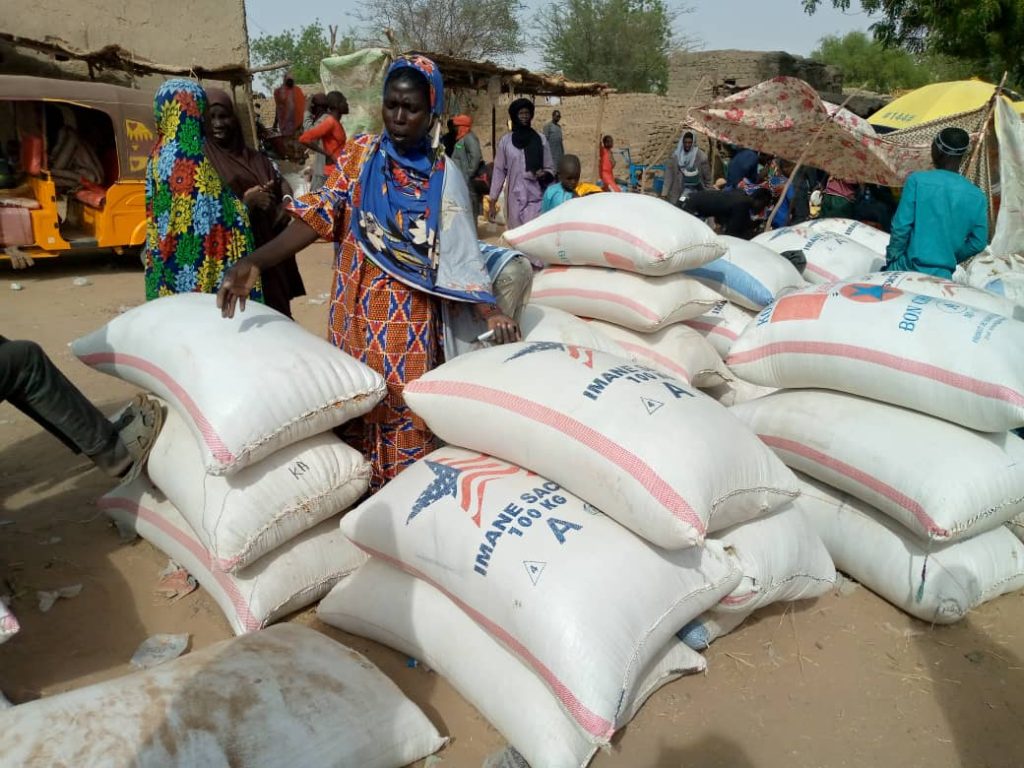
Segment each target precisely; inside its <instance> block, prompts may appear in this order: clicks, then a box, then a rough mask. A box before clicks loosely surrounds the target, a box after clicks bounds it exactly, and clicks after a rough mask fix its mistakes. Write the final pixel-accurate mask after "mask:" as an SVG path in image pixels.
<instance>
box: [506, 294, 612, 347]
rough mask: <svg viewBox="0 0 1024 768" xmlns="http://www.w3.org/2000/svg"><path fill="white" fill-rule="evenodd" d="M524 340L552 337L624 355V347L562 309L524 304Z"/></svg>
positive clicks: (521, 327) (555, 340)
mask: <svg viewBox="0 0 1024 768" xmlns="http://www.w3.org/2000/svg"><path fill="white" fill-rule="evenodd" d="M519 329H520V330H521V331H522V334H523V341H551V342H556V343H559V344H565V345H567V346H570V347H586V348H587V349H595V350H597V351H599V352H608V353H609V354H612V355H620V356H622V357H625V350H623V349H622V347H621V346H619V345H618V344H616V343H615V342H614V341H612V340H611V339H610V338H609V337H608V336H607V335H606V334H604V333H602V332H601V331H600V330H599V329H598V328H597V327H595V326H594V325H592V324H591V323H588V322H586V321H585V320H581V319H580V318H578V317H576V315H570V314H569V313H568V312H563V311H562V310H561V309H555V308H554V307H545V306H543V305H541V304H527V305H526V306H525V307H523V316H522V319H521V320H520V321H519Z"/></svg>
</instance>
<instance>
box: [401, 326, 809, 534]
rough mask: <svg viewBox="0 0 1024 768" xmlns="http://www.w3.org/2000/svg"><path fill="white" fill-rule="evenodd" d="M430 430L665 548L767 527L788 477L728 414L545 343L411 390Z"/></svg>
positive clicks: (425, 380)
mask: <svg viewBox="0 0 1024 768" xmlns="http://www.w3.org/2000/svg"><path fill="white" fill-rule="evenodd" d="M405 399H406V402H407V403H408V404H409V406H410V407H411V408H412V409H413V411H414V412H415V413H416V414H417V415H419V416H420V417H421V418H423V419H424V420H425V421H426V422H427V425H428V426H429V427H430V429H431V430H432V431H433V432H434V433H435V434H436V435H438V437H440V438H441V439H442V440H444V441H445V442H446V443H448V444H450V445H459V446H463V447H465V448H468V449H471V450H477V451H480V452H481V453H486V454H489V455H491V456H496V457H499V458H501V459H504V460H505V461H508V462H511V463H513V464H516V465H518V466H521V467H526V468H528V469H531V470H533V471H534V472H537V473H538V474H540V475H542V476H543V477H546V478H549V479H551V480H554V481H555V482H557V483H559V484H560V485H562V486H564V487H565V488H566V489H568V490H569V491H571V492H573V493H575V494H577V495H578V496H580V497H581V498H583V499H584V500H586V501H589V502H590V503H591V504H593V505H594V506H596V507H599V508H600V509H602V510H603V511H604V512H605V514H607V515H610V516H611V517H612V518H614V519H615V520H617V521H618V522H619V523H621V524H622V525H625V526H626V527H627V528H629V529H630V530H632V531H634V532H635V533H637V534H638V535H640V536H643V537H644V538H645V539H647V540H648V541H650V542H652V543H654V544H657V545H658V546H661V547H665V548H667V549H678V548H681V547H689V546H694V545H697V544H700V542H701V541H703V538H704V534H705V533H706V532H707V531H708V530H716V529H718V528H726V527H728V526H730V525H735V524H736V523H740V522H743V521H745V520H750V519H752V518H754V517H759V516H760V515H763V514H765V513H766V512H768V511H770V510H771V509H774V508H775V507H777V506H779V505H781V504H783V503H784V502H786V501H788V500H789V499H790V498H791V497H792V495H793V493H794V483H793V478H792V473H791V472H790V471H789V470H788V469H786V468H785V466H784V465H783V464H782V462H781V461H779V460H778V459H777V458H776V457H775V455H774V454H773V453H772V452H771V451H770V450H769V449H768V448H767V447H766V446H765V445H764V444H763V443H762V442H761V441H760V440H758V439H757V438H756V437H755V436H754V434H753V433H752V432H751V431H750V430H749V429H748V428H747V427H745V426H744V425H743V424H741V423H740V422H739V421H738V420H737V419H736V418H735V417H733V416H732V415H731V414H730V413H729V412H728V410H726V409H725V408H723V407H722V406H720V405H719V404H718V403H716V402H715V401H714V400H712V399H711V398H709V397H707V396H706V395H703V394H702V393H701V392H700V391H699V390H697V389H694V388H692V387H691V386H690V385H688V384H685V383H683V382H682V381H680V380H679V379H676V378H674V377H670V376H667V375H666V374H663V373H661V372H660V371H658V370H656V369H654V368H650V367H648V366H643V365H640V364H637V363H629V362H627V361H625V360H623V359H622V358H617V357H613V356H611V355H607V354H605V353H603V352H592V351H590V350H580V349H579V348H578V347H567V346H565V345H561V344H553V343H549V342H538V343H534V344H531V343H524V342H521V343H517V344H510V345H506V346H503V347H495V348H493V349H487V350H481V351H479V352H473V353H471V354H469V355H463V356H462V357H459V358H456V359H455V360H452V361H450V362H448V363H445V364H444V365H442V366H441V367H439V368H435V369H434V370H433V371H430V372H429V373H427V374H426V375H425V376H423V377H422V378H420V379H419V380H417V381H414V382H410V383H409V384H408V385H406V388H405Z"/></svg>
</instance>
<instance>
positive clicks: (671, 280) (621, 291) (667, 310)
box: [530, 267, 722, 333]
mask: <svg viewBox="0 0 1024 768" xmlns="http://www.w3.org/2000/svg"><path fill="white" fill-rule="evenodd" d="M721 300H722V297H721V296H720V295H719V294H718V293H716V292H715V291H713V290H711V289H710V288H708V287H707V286H705V285H702V284H701V283H699V282H698V281H697V280H695V279H694V278H692V277H688V276H687V275H683V274H675V275H665V276H664V277H646V276H644V275H637V274H634V273H633V272H623V271H622V270H618V269H598V268H597V267H548V268H547V269H545V270H543V271H541V272H539V273H538V274H537V276H536V277H535V278H534V279H533V293H532V294H531V297H530V301H531V302H532V303H534V304H543V305H544V306H546V307H554V308H555V309H561V310H563V311H565V312H568V313H570V314H573V315H576V316H577V317H592V318H594V319H596V320H607V321H608V322H609V323H615V324H616V325H621V326H624V327H626V328H632V329H633V330H634V331H643V332H645V333H650V332H651V331H656V330H658V329H659V328H664V327H665V326H667V325H671V324H672V323H678V322H680V321H682V320H688V319H690V318H693V317H699V316H700V315H702V314H704V313H705V312H707V311H708V310H710V309H711V308H712V307H714V306H715V304H716V303H718V302H719V301H721Z"/></svg>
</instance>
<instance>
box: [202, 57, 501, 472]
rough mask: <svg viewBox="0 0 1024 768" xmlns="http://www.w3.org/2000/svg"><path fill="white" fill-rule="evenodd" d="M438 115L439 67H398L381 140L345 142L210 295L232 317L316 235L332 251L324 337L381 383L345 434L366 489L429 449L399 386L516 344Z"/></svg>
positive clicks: (427, 63) (387, 89) (387, 92)
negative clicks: (469, 354) (363, 464)
mask: <svg viewBox="0 0 1024 768" xmlns="http://www.w3.org/2000/svg"><path fill="white" fill-rule="evenodd" d="M443 111H444V89H443V85H442V80H441V72H440V70H439V69H438V67H437V65H436V64H435V63H434V62H433V61H431V60H430V59H428V58H425V57H423V56H409V57H402V58H399V59H397V60H396V61H395V62H394V63H393V64H392V65H391V68H390V69H389V70H388V74H387V77H386V78H385V81H384V96H383V105H382V108H381V113H382V117H383V120H384V132H383V133H382V134H380V135H371V134H363V135H359V136H355V137H354V138H353V139H352V140H351V141H349V142H348V144H347V145H346V146H345V150H344V151H343V152H342V154H341V156H340V157H339V159H338V164H337V166H338V170H337V171H336V172H335V173H334V174H333V175H332V176H331V177H330V178H329V179H328V180H327V183H326V185H324V187H323V188H322V189H320V190H319V191H317V192H314V193H311V194H309V195H304V196H303V197H301V198H300V199H299V200H297V201H295V202H294V203H293V204H292V205H291V206H290V207H289V209H288V210H289V213H290V214H291V215H292V216H293V217H294V219H295V220H294V221H292V223H291V224H290V225H289V226H288V228H287V229H285V231H284V232H282V233H281V234H280V235H279V236H278V237H276V238H275V239H274V240H272V241H270V242H269V243H267V244H266V245H263V246H262V247H260V248H258V249H257V250H256V251H255V252H253V254H252V255H251V256H249V257H247V258H245V259H242V260H241V261H239V262H238V263H237V264H236V265H235V266H233V267H232V268H231V269H230V270H229V271H228V273H227V274H226V275H225V278H224V282H223V284H222V286H221V289H220V292H219V293H218V296H217V303H218V306H220V307H221V310H222V312H223V314H224V315H225V316H228V317H230V316H232V315H233V314H234V310H235V305H236V303H237V304H239V305H240V307H241V308H242V309H243V310H244V308H245V299H246V297H247V296H248V295H249V290H250V288H251V287H252V286H253V285H255V283H256V280H257V279H258V278H259V275H260V271H261V270H264V269H266V268H267V267H270V266H273V265H275V264H277V263H279V262H280V261H282V260H283V259H285V258H286V257H287V255H288V254H290V253H296V252H298V251H300V250H301V249H303V248H305V247H306V246H308V245H310V244H312V243H313V242H315V241H316V240H317V239H318V238H322V239H324V240H331V241H333V242H334V243H335V250H336V258H335V262H334V287H333V290H332V292H331V305H330V311H329V313H328V328H327V333H328V338H329V340H330V341H331V342H332V343H333V344H335V345H336V346H337V347H339V348H340V349H341V350H343V351H344V352H347V353H348V354H350V355H352V356H353V357H355V358H356V359H357V360H361V361H362V362H364V363H366V364H367V365H369V366H370V367H371V368H373V369H374V370H376V371H377V372H378V373H380V374H381V375H382V376H384V378H385V380H386V381H387V386H388V392H387V396H386V397H385V398H384V400H383V401H382V402H381V403H380V405H378V406H377V407H376V408H375V409H374V410H373V411H371V412H370V413H369V414H367V415H366V416H365V417H363V418H362V419H360V420H358V421H357V422H355V423H352V422H350V423H349V424H347V425H346V428H345V435H344V436H345V438H346V440H348V441H349V442H350V443H352V444H353V445H355V446H356V447H357V448H360V449H361V450H362V451H363V453H364V455H366V457H367V458H368V459H369V460H370V463H371V465H372V466H373V480H372V484H371V488H373V489H377V488H379V487H380V486H381V485H383V484H384V483H385V482H387V481H388V480H390V479H391V478H392V477H394V476H395V475H397V474H398V473H399V472H400V471H401V470H402V469H404V468H405V467H406V466H408V465H410V464H412V463H413V462H415V461H417V460H418V459H420V458H422V457H423V456H425V455H426V454H427V453H428V452H429V451H430V450H431V449H432V448H433V447H434V440H433V435H432V434H431V433H430V431H429V430H428V429H427V426H426V424H424V423H423V421H422V420H421V419H419V418H418V417H416V416H415V415H414V414H413V413H412V411H411V410H409V408H408V406H406V404H405V400H404V398H403V395H402V393H403V390H404V388H405V385H406V383H408V382H410V381H414V380H415V379H417V378H419V377H420V376H422V375H423V374H424V373H426V372H427V371H429V370H430V369H431V368H434V367H435V366H436V365H438V364H439V363H440V362H442V361H443V360H444V358H445V357H452V356H454V355H456V354H458V353H459V352H462V351H465V350H466V349H468V348H470V347H471V346H472V343H473V341H474V340H475V339H476V337H477V336H478V335H479V334H481V333H484V332H486V331H488V330H489V331H493V332H494V333H493V338H494V340H495V341H496V342H498V343H505V342H509V341H515V340H517V339H518V338H519V329H518V328H517V327H516V324H515V323H514V322H513V321H512V320H511V319H510V318H508V317H506V316H505V315H503V314H502V313H501V312H500V310H499V309H498V307H497V305H496V304H495V299H494V295H493V293H492V288H491V283H490V279H489V278H488V275H487V269H486V266H485V264H484V262H483V259H482V257H481V256H480V251H479V248H478V247H477V236H476V224H475V222H474V221H473V214H472V204H471V202H470V198H469V192H468V190H467V188H466V182H465V180H464V179H463V177H462V174H461V173H460V172H459V170H458V168H455V167H454V166H452V167H451V171H452V172H450V173H449V172H448V171H449V168H448V166H447V164H446V158H445V156H444V153H443V151H440V150H439V145H438V141H437V138H436V137H437V136H438V133H439V131H438V128H437V126H438V124H439V119H440V116H441V114H442V113H443ZM432 136H433V137H434V138H433V140H432V138H431V137H432Z"/></svg>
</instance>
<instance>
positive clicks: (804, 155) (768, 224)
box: [765, 91, 856, 232]
mask: <svg viewBox="0 0 1024 768" xmlns="http://www.w3.org/2000/svg"><path fill="white" fill-rule="evenodd" d="M855 95H856V91H855V92H854V93H851V94H850V95H849V96H847V97H846V100H845V101H844V102H843V103H842V104H840V105H839V109H837V110H836V111H835V112H833V113H832V114H831V115H829V116H828V119H827V120H825V122H823V123H822V124H821V125H820V126H818V130H816V131H815V132H814V135H813V136H812V137H811V140H810V141H809V142H807V146H806V147H804V149H803V152H801V153H800V157H799V158H798V159H797V161H796V165H795V166H793V172H792V173H790V174H789V178H788V179H786V184H785V186H784V187H783V188H782V194H781V195H779V201H778V202H777V203H775V207H774V208H772V212H771V215H769V216H768V221H767V222H766V223H765V231H766V232H771V230H772V221H774V220H775V214H777V213H778V212H779V208H781V207H782V203H783V201H784V200H785V199H786V195H787V194H789V188H790V187H791V186H793V177H795V176H796V175H797V174H798V173H799V172H800V169H801V168H802V167H803V164H804V160H806V159H807V155H808V154H809V153H810V151H811V150H812V149H813V148H814V145H815V144H816V143H817V142H818V139H819V138H820V137H821V134H822V132H823V131H824V130H825V128H826V127H827V126H828V124H829V123H831V122H832V120H834V119H835V116H836V115H838V114H839V110H840V109H845V108H846V105H847V104H849V103H850V99H852V98H853V97H854V96H855Z"/></svg>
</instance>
